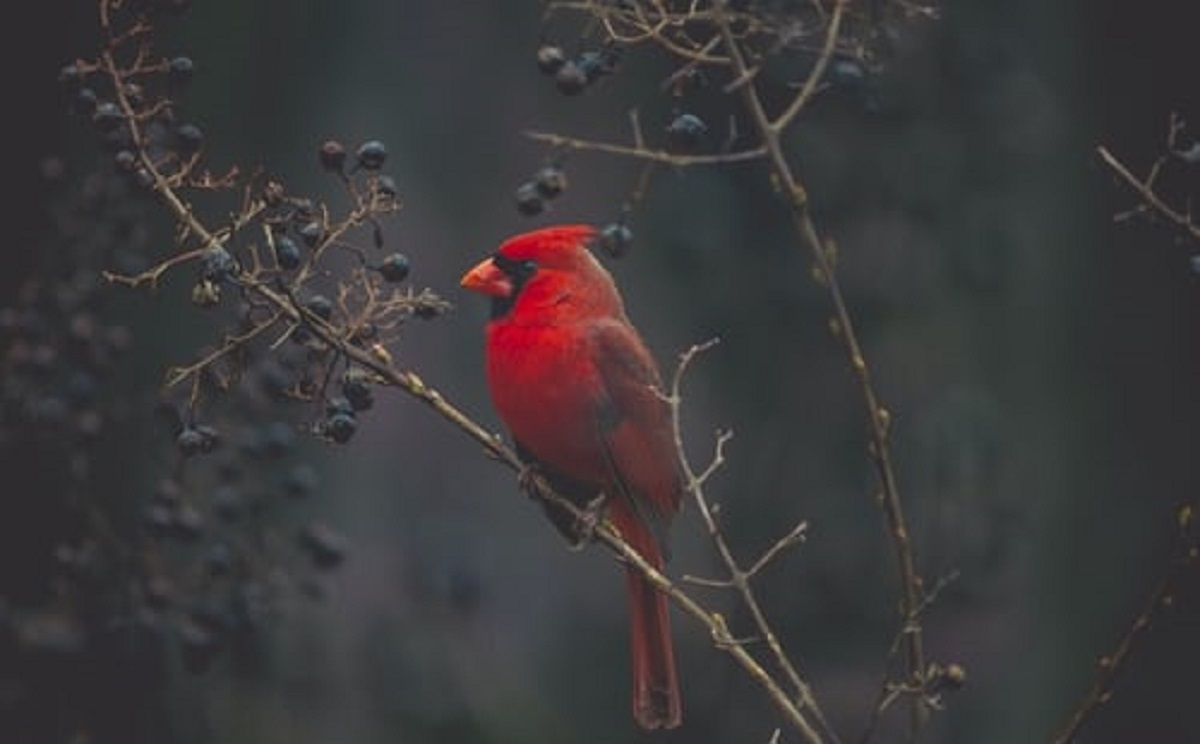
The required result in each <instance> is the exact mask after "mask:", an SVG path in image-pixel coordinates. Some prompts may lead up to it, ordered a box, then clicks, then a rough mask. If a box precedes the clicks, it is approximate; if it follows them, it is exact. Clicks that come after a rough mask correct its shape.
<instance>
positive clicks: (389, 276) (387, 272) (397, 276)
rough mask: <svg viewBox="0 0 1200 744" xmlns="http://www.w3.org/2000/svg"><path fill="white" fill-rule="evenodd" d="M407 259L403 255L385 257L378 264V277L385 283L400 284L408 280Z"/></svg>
mask: <svg viewBox="0 0 1200 744" xmlns="http://www.w3.org/2000/svg"><path fill="white" fill-rule="evenodd" d="M408 272H409V265H408V257H407V256H405V255H404V254H403V253H393V254H391V255H388V256H385V257H384V259H383V261H381V262H380V264H379V275H380V276H382V277H383V280H384V281H386V282H402V281H404V280H405V279H407V278H408Z"/></svg>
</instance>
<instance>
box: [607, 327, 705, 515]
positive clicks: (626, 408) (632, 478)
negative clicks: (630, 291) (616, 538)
mask: <svg viewBox="0 0 1200 744" xmlns="http://www.w3.org/2000/svg"><path fill="white" fill-rule="evenodd" d="M590 335H591V349H592V354H593V359H594V361H595V364H596V368H597V370H598V371H599V373H600V379H601V381H602V382H603V385H604V393H605V398H606V400H605V401H604V402H603V403H602V409H601V411H600V416H599V417H598V422H599V426H600V434H601V438H602V441H603V444H604V446H605V448H606V450H607V453H608V456H609V457H610V459H611V465H612V466H613V469H614V470H615V473H614V475H615V479H616V480H619V484H618V485H622V486H623V487H624V488H625V490H626V491H627V494H626V495H627V496H629V497H630V498H631V499H632V500H633V502H634V506H635V509H636V511H637V512H638V513H639V514H641V515H642V517H643V519H647V521H649V522H650V523H649V524H647V526H648V527H650V528H651V531H652V532H655V533H660V532H661V531H662V530H663V528H665V526H666V522H668V521H669V520H670V518H671V517H672V516H673V515H674V514H675V512H676V511H678V509H679V502H680V499H681V497H682V494H683V489H682V480H681V478H680V475H679V466H678V461H677V459H676V452H675V441H674V437H673V435H672V433H671V414H670V408H669V406H668V405H667V402H666V400H665V399H664V398H663V397H662V393H661V387H662V382H661V379H660V377H659V373H658V367H657V366H656V365H655V363H654V358H653V357H652V356H651V355H650V352H649V351H648V350H647V349H646V346H645V344H644V343H643V342H642V340H641V338H640V337H639V336H638V334H637V331H635V330H634V329H633V327H632V326H630V325H629V324H628V323H626V322H623V321H621V320H617V319H608V320H601V321H596V322H594V323H593V324H592V326H591V329H590ZM612 495H614V496H615V495H616V494H612Z"/></svg>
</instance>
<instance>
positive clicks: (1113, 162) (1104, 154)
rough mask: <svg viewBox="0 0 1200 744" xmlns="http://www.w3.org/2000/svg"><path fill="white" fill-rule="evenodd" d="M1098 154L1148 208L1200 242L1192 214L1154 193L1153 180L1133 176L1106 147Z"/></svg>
mask: <svg viewBox="0 0 1200 744" xmlns="http://www.w3.org/2000/svg"><path fill="white" fill-rule="evenodd" d="M1096 152H1097V153H1098V154H1099V155H1100V159H1101V160H1103V161H1104V164H1105V165H1107V166H1108V167H1109V169H1111V170H1112V171H1113V173H1116V174H1117V176H1118V177H1120V179H1121V180H1122V181H1124V182H1125V184H1126V185H1128V186H1129V187H1130V188H1132V189H1133V190H1134V191H1135V192H1137V195H1138V197H1139V198H1140V199H1141V200H1142V202H1144V203H1145V204H1146V206H1148V207H1149V208H1150V209H1152V210H1154V212H1156V213H1157V214H1158V215H1159V216H1160V217H1162V218H1163V219H1165V220H1167V221H1168V222H1170V223H1171V224H1172V225H1174V226H1175V227H1176V228H1178V229H1180V230H1182V231H1183V232H1185V233H1187V235H1188V236H1189V237H1191V238H1192V239H1193V240H1196V241H1200V226H1198V225H1196V223H1194V222H1193V221H1192V217H1191V214H1190V213H1189V212H1180V211H1178V210H1176V209H1174V208H1173V207H1171V205H1169V204H1167V203H1166V202H1165V201H1163V200H1162V198H1161V197H1160V196H1159V195H1158V194H1157V193H1156V192H1155V191H1154V189H1153V187H1152V184H1153V180H1152V179H1151V178H1147V179H1145V180H1143V179H1140V178H1138V177H1137V176H1135V175H1133V173H1132V172H1130V170H1129V168H1127V167H1125V164H1124V163H1122V162H1121V161H1120V160H1118V159H1117V158H1116V157H1115V156H1114V155H1113V154H1112V153H1111V152H1109V151H1108V148H1106V147H1104V146H1100V147H1097V148H1096Z"/></svg>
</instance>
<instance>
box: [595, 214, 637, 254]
mask: <svg viewBox="0 0 1200 744" xmlns="http://www.w3.org/2000/svg"><path fill="white" fill-rule="evenodd" d="M632 245H633V230H630V229H629V226H628V225H626V224H625V223H624V222H612V223H609V224H608V225H605V226H604V229H603V230H601V231H600V248H601V249H602V250H603V251H604V252H605V253H607V254H608V255H610V256H612V257H613V258H620V257H621V256H624V255H625V254H626V253H628V252H629V248H630V247H631V246H632Z"/></svg>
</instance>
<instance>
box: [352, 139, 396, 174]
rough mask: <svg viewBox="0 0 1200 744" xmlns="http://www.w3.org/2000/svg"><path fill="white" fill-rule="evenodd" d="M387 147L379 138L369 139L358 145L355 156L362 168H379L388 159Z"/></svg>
mask: <svg viewBox="0 0 1200 744" xmlns="http://www.w3.org/2000/svg"><path fill="white" fill-rule="evenodd" d="M387 154H388V153H387V147H385V146H384V144H383V143H382V142H380V141H379V140H369V141H367V142H364V143H362V144H361V145H359V146H358V151H357V152H356V153H355V157H356V158H357V159H358V165H359V167H360V168H365V169H367V170H379V169H380V168H382V167H383V163H384V161H385V160H387Z"/></svg>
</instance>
